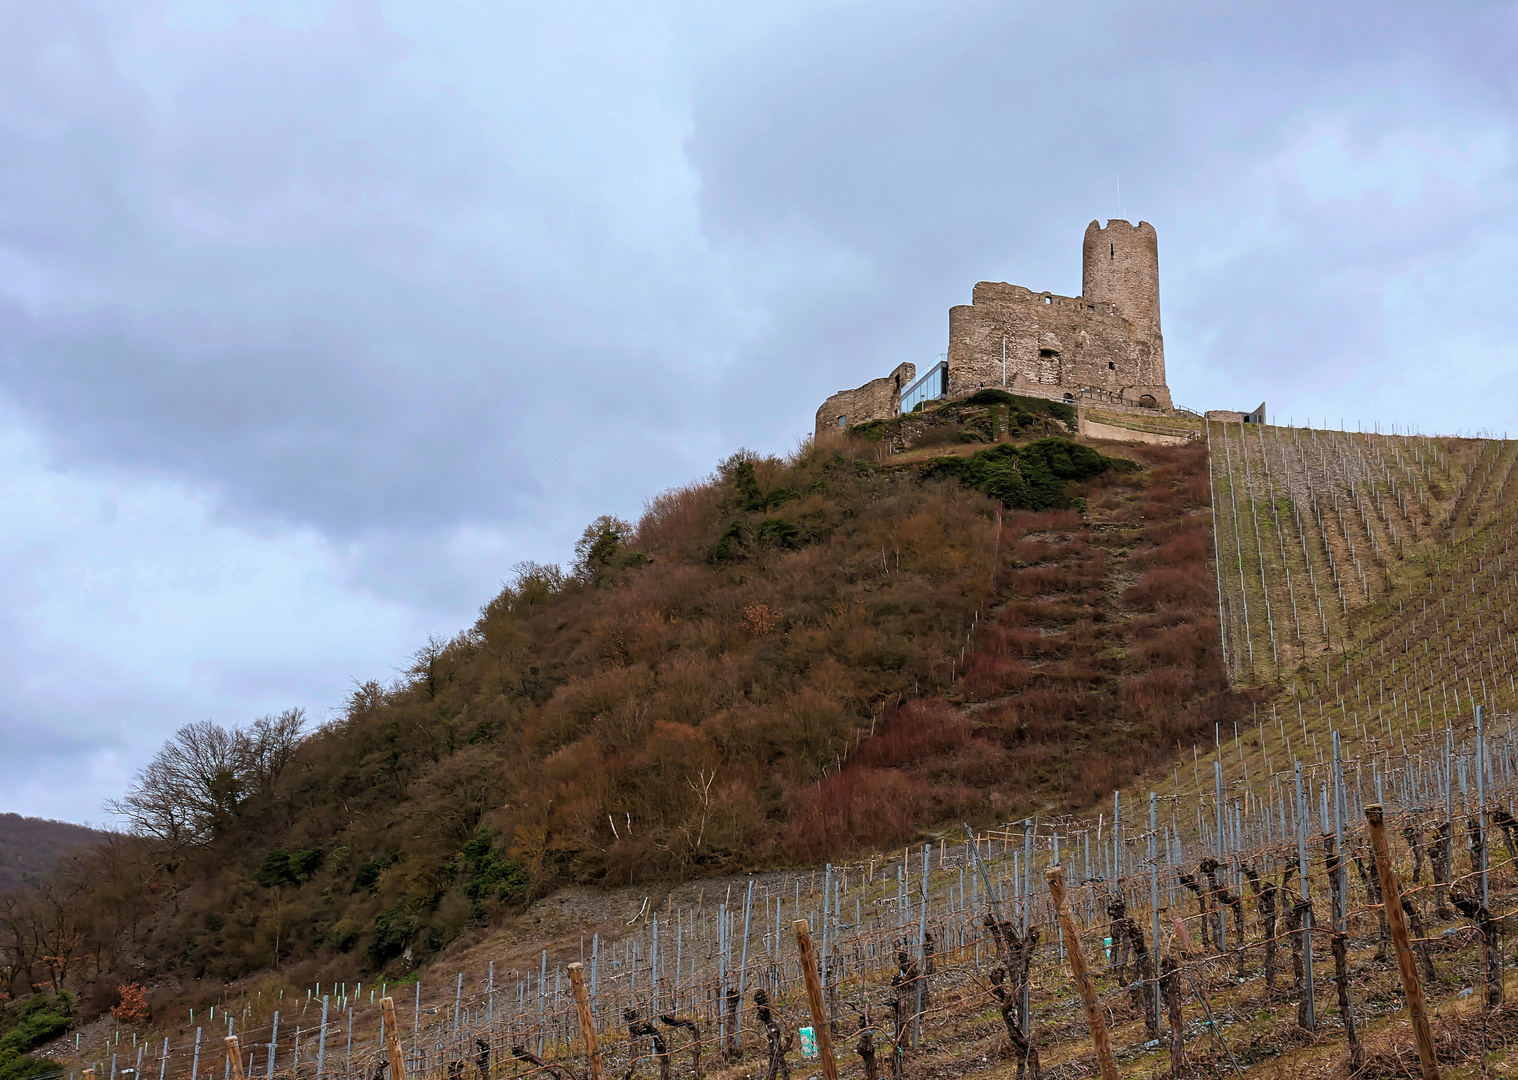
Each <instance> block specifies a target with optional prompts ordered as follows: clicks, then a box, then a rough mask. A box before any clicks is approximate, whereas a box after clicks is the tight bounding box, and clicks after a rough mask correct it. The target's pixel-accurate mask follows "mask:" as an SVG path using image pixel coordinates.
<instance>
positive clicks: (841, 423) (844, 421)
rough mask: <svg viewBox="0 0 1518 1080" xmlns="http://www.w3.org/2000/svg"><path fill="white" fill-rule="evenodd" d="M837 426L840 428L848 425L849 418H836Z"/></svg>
mask: <svg viewBox="0 0 1518 1080" xmlns="http://www.w3.org/2000/svg"><path fill="white" fill-rule="evenodd" d="M838 426H839V427H841V428H842V427H848V426H849V418H848V417H847V416H840V417H839V418H838Z"/></svg>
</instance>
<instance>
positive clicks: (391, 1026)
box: [380, 997, 406, 1080]
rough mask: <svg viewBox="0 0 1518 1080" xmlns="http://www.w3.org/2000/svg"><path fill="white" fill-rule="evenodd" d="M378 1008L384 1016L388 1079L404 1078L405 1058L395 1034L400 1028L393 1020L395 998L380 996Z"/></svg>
mask: <svg viewBox="0 0 1518 1080" xmlns="http://www.w3.org/2000/svg"><path fill="white" fill-rule="evenodd" d="M380 1009H381V1010H382V1012H383V1014H384V1017H385V1049H386V1050H387V1051H389V1053H390V1080H406V1058H405V1055H403V1054H402V1053H401V1040H400V1039H399V1038H398V1037H397V1035H396V1032H397V1031H399V1030H400V1028H399V1027H398V1026H397V1024H396V1020H395V999H394V998H388V997H384V998H380Z"/></svg>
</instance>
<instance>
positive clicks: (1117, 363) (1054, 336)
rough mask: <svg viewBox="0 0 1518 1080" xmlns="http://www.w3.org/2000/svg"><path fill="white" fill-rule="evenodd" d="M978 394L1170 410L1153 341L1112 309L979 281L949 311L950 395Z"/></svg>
mask: <svg viewBox="0 0 1518 1080" xmlns="http://www.w3.org/2000/svg"><path fill="white" fill-rule="evenodd" d="M1003 342H1005V352H1006V365H1005V376H1004V375H1003V370H1004V369H1003V364H1002V355H1003ZM1004 378H1005V382H1004V381H1003V379H1004ZM983 386H994V387H1002V386H1005V388H1006V389H1008V390H1011V391H1014V392H1017V393H1025V392H1039V391H1041V392H1042V394H1041V396H1046V395H1048V394H1049V393H1050V392H1051V391H1063V392H1068V393H1070V394H1071V395H1072V396H1073V397H1077V398H1079V397H1086V398H1092V399H1095V400H1103V399H1108V400H1112V401H1116V402H1122V403H1124V404H1130V405H1138V404H1145V405H1148V404H1150V401H1148V400H1145V398H1146V395H1147V397H1148V398H1150V399H1152V404H1153V406H1154V407H1156V408H1165V409H1168V408H1170V407H1171V402H1170V390H1169V387H1168V386H1166V384H1165V355H1164V351H1163V346H1162V344H1161V342H1160V339H1159V335H1158V334H1157V333H1149V332H1147V331H1145V330H1143V329H1141V328H1140V327H1139V326H1137V325H1135V324H1134V323H1133V322H1132V321H1131V320H1129V319H1127V318H1125V317H1124V316H1123V315H1122V314H1120V313H1119V311H1118V309H1117V307H1116V305H1114V304H1111V303H1101V302H1097V301H1093V300H1090V299H1088V298H1085V297H1079V296H1058V295H1056V294H1054V293H1048V292H1043V293H1036V292H1033V291H1032V290H1031V289H1025V288H1023V287H1022V286H1021V285H1008V284H1005V283H1003V282H992V281H982V282H980V283H979V284H978V285H976V286H975V290H974V293H973V294H972V302H971V303H969V304H961V305H959V306H958V307H953V308H950V309H949V395H950V396H951V397H958V396H960V395H962V394H971V393H974V392H975V391H976V390H978V389H980V388H981V387H983Z"/></svg>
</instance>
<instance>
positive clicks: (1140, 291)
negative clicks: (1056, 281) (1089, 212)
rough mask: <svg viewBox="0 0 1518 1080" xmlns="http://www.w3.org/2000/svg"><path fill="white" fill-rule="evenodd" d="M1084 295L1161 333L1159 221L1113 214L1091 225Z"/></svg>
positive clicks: (1149, 331) (1084, 254) (1084, 249)
mask: <svg viewBox="0 0 1518 1080" xmlns="http://www.w3.org/2000/svg"><path fill="white" fill-rule="evenodd" d="M1081 295H1082V296H1084V297H1085V298H1086V299H1087V300H1095V301H1096V302H1097V303H1103V304H1111V305H1113V306H1114V307H1116V308H1117V310H1118V314H1120V315H1122V316H1123V317H1124V318H1126V319H1128V320H1129V321H1130V322H1132V323H1133V324H1134V325H1135V326H1137V327H1138V328H1139V329H1140V330H1142V331H1144V332H1145V333H1147V334H1152V335H1154V337H1155V339H1156V340H1158V338H1159V334H1160V248H1159V238H1158V237H1157V236H1155V233H1154V226H1153V225H1151V224H1149V222H1147V221H1141V222H1139V223H1138V224H1137V225H1130V224H1129V223H1128V222H1126V221H1123V220H1122V219H1121V218H1113V219H1112V220H1110V221H1108V222H1107V227H1106V228H1103V227H1102V225H1101V223H1100V222H1096V221H1093V222H1092V223H1091V224H1090V225H1087V226H1086V238H1085V242H1084V244H1083V245H1082V248H1081Z"/></svg>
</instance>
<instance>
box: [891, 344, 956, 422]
mask: <svg viewBox="0 0 1518 1080" xmlns="http://www.w3.org/2000/svg"><path fill="white" fill-rule="evenodd" d="M940 355H942V354H940ZM948 392H949V361H948V359H947V358H945V359H941V360H939V361H938V363H936V364H934V365H933V366H932V367H930V368H928V370H927V371H926V372H924V373H923V374H922V375H921V376H920V377H919V378H918V379H917V381H915V382H914V383H912V385H911V386H908V387H907V388H906V389H905V390H903V391H902V392H901V411H902V412H903V413H909V412H911V411H912V410H913V409H915V408H917V407H918V406H919V405H921V404H923V403H924V402H927V401H936V400H937V399H939V398H941V397H943V396H944V395H945V394H947V393H948Z"/></svg>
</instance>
